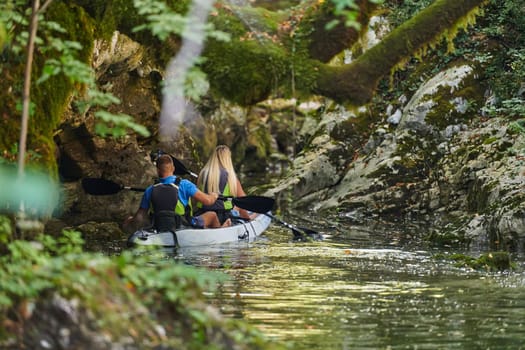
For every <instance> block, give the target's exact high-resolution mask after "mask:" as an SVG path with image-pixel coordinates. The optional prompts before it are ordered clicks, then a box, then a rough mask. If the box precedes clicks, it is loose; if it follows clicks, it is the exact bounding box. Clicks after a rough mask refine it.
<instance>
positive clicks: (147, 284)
mask: <svg viewBox="0 0 525 350" xmlns="http://www.w3.org/2000/svg"><path fill="white" fill-rule="evenodd" d="M4 226H5V225H4V218H3V217H1V216H0V238H1V237H4V234H3V232H2V231H3V230H4ZM83 242H84V241H83V239H82V238H81V235H80V233H78V232H75V231H64V232H63V235H62V236H60V237H58V238H53V237H51V236H47V235H41V236H39V237H38V239H37V240H36V241H34V242H28V241H19V240H17V241H13V242H11V243H9V244H8V245H7V248H8V252H9V253H8V254H4V255H2V256H1V257H0V278H1V280H2V281H3V282H2V284H1V285H0V320H2V321H5V320H7V319H11V320H12V321H15V322H16V321H17V318H16V317H14V319H13V316H14V315H16V313H17V311H16V310H18V309H19V307H20V305H23V304H24V303H27V302H29V303H32V302H35V301H36V300H42V299H45V296H50V295H51V293H55V294H56V293H58V294H59V295H60V296H62V297H64V298H67V299H77V300H78V301H79V305H80V307H83V308H87V309H89V310H90V314H91V315H92V317H94V318H95V319H96V320H97V324H98V326H99V327H101V328H103V329H104V331H105V332H108V333H109V334H111V335H112V336H116V337H118V336H119V335H120V336H123V335H126V336H128V337H129V335H130V334H132V335H135V339H136V341H137V342H138V343H140V344H146V343H148V342H150V344H151V348H154V347H155V344H157V345H159V344H163V345H168V344H171V345H172V346H174V347H175V348H181V349H184V348H193V349H200V348H207V347H208V346H211V345H212V342H214V338H213V336H212V333H213V332H212V329H213V328H214V327H219V324H220V323H221V322H224V324H222V326H220V327H224V328H223V330H222V331H220V332H224V334H223V336H225V337H231V338H232V339H235V340H236V341H237V342H238V343H245V344H250V343H253V344H259V345H261V344H264V343H265V341H264V338H263V337H262V335H261V334H260V333H258V332H256V331H255V330H253V329H249V328H243V327H246V326H242V325H240V324H238V322H237V321H235V320H224V321H218V320H217V319H214V318H213V315H210V314H209V313H208V312H206V310H205V308H203V307H204V306H205V305H206V304H205V303H203V301H202V299H203V291H208V292H213V290H214V289H215V287H216V286H217V284H218V283H221V282H223V281H225V279H226V278H227V277H226V275H224V274H221V273H217V272H207V271H203V270H200V269H197V268H194V267H191V266H187V265H183V264H177V263H176V262H173V261H172V260H169V259H159V260H158V261H155V263H152V262H151V261H150V260H151V255H149V254H147V253H148V252H147V251H146V252H144V253H145V254H140V255H139V254H137V253H136V252H135V253H134V252H131V251H125V252H123V253H122V254H120V255H119V256H113V257H108V256H103V255H101V254H96V253H86V252H83V249H82V245H83ZM108 308H109V309H111V312H108ZM146 309H147V310H148V312H144V310H146ZM35 312H36V311H35ZM163 320H164V322H163ZM218 322H219V324H218ZM11 323H12V322H11ZM157 323H160V324H162V327H165V328H166V331H167V334H166V336H167V337H155V334H156V329H158V327H160V325H159V324H157ZM216 331H219V328H217V330H216ZM229 332H231V333H230V335H228V333H229ZM181 334H182V335H183V338H184V339H180V335H181ZM241 334H242V337H239V336H240V335H241ZM175 335H178V336H175ZM9 336H14V335H13V334H10V335H8V334H2V330H1V329H0V339H1V338H4V339H5V338H6V337H9ZM183 342H186V344H187V345H184V346H182V345H181V344H182V343H183ZM213 346H215V348H217V349H225V348H227V347H226V345H225V344H214V345H213ZM241 348H244V347H241ZM245 348H250V347H249V346H248V345H247V347H245ZM258 348H260V347H258Z"/></svg>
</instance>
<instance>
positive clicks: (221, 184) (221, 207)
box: [195, 145, 257, 223]
mask: <svg viewBox="0 0 525 350" xmlns="http://www.w3.org/2000/svg"><path fill="white" fill-rule="evenodd" d="M197 186H198V187H199V189H201V190H202V191H204V192H206V193H215V192H218V193H220V194H221V195H222V196H225V197H227V196H233V197H243V196H246V193H245V192H244V189H243V188H242V185H241V182H240V181H239V178H238V177H237V174H236V173H235V169H234V168H233V162H232V158H231V151H230V149H229V148H228V146H225V145H219V146H217V147H216V148H215V150H214V151H213V153H212V155H211V156H210V158H209V159H208V162H207V163H206V165H205V166H204V168H202V170H201V172H200V174H199V177H198V179H197ZM195 200H196V201H197V203H196V206H197V208H198V209H197V211H196V214H202V215H205V214H207V213H210V212H214V213H216V214H217V216H218V217H219V221H220V222H221V223H224V222H226V221H227V220H230V219H229V218H230V216H231V211H232V210H233V209H235V210H237V211H238V212H239V214H240V216H241V217H243V218H245V219H252V218H253V217H251V216H250V214H249V213H248V212H247V211H246V210H244V209H241V208H233V204H232V202H231V201H228V200H226V201H225V200H222V199H219V200H217V201H216V202H215V203H213V204H212V205H209V204H206V203H204V202H199V201H198V199H197V198H195ZM255 215H257V214H253V216H255Z"/></svg>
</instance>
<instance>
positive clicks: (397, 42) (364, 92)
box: [314, 0, 484, 104]
mask: <svg viewBox="0 0 525 350" xmlns="http://www.w3.org/2000/svg"><path fill="white" fill-rule="evenodd" d="M483 2H484V0H462V1H458V0H437V1H436V2H434V3H433V4H432V5H431V6H429V7H427V8H426V9H425V10H423V11H421V12H420V13H419V14H418V15H417V16H415V17H413V18H412V19H410V20H409V21H407V22H405V23H403V24H402V25H401V26H399V27H398V28H396V29H395V30H394V31H392V32H391V33H390V34H389V35H388V36H387V37H385V38H384V39H383V40H382V41H381V42H380V43H379V44H377V45H375V46H374V47H372V48H371V49H370V50H368V51H366V52H365V53H364V54H363V55H361V56H360V57H359V58H357V59H356V60H355V61H354V62H352V63H351V64H349V65H346V66H342V67H334V66H329V65H322V64H320V65H319V66H318V68H319V77H318V79H317V86H316V87H315V89H314V91H315V92H316V93H319V94H321V95H325V96H328V97H331V98H333V99H335V100H337V101H351V102H354V103H356V104H363V103H366V102H368V101H369V100H370V99H371V98H372V96H373V93H374V90H375V88H376V86H377V83H378V82H379V80H380V79H381V78H382V77H384V76H385V75H388V74H389V73H390V71H391V70H392V69H394V68H395V66H396V65H399V64H401V63H402V62H403V61H404V60H406V59H407V58H409V57H411V56H413V55H415V54H419V53H420V51H421V50H424V49H425V48H426V47H428V46H432V45H433V44H435V43H436V41H438V40H439V39H441V38H443V37H446V38H447V39H448V40H452V39H453V37H454V36H455V34H456V32H457V29H458V27H459V26H461V25H464V24H466V23H468V22H469V20H470V18H471V17H472V16H473V15H474V14H475V13H476V10H477V8H478V6H480V5H481V4H482V3H483Z"/></svg>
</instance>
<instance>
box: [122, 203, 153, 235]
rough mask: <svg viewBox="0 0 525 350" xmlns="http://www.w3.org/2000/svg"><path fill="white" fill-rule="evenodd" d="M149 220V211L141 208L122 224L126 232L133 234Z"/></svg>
mask: <svg viewBox="0 0 525 350" xmlns="http://www.w3.org/2000/svg"><path fill="white" fill-rule="evenodd" d="M147 221H149V220H148V210H147V209H144V208H139V209H138V210H137V212H136V213H135V215H132V216H129V217H128V218H127V219H126V220H124V222H123V223H122V229H123V230H124V232H127V233H133V232H135V231H136V230H138V229H139V228H140V227H142V226H144V225H145V224H146V222H147Z"/></svg>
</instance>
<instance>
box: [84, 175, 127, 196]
mask: <svg viewBox="0 0 525 350" xmlns="http://www.w3.org/2000/svg"><path fill="white" fill-rule="evenodd" d="M82 188H83V189H84V191H85V192H86V193H88V194H92V195H95V196H101V195H107V194H115V193H118V192H120V191H121V190H122V186H121V185H119V184H118V183H115V182H113V181H109V180H104V179H97V178H89V177H88V178H85V179H82Z"/></svg>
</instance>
